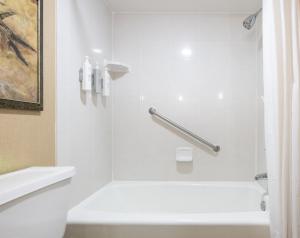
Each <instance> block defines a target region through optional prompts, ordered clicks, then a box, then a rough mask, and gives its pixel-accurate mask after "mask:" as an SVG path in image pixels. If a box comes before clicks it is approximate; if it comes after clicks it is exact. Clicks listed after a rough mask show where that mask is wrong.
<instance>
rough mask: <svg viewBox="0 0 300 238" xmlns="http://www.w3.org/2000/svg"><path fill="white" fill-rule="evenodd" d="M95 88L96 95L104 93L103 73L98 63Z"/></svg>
mask: <svg viewBox="0 0 300 238" xmlns="http://www.w3.org/2000/svg"><path fill="white" fill-rule="evenodd" d="M94 86H95V91H96V93H99V94H100V93H102V71H101V68H100V64H99V63H98V62H97V63H96V66H95V69H94Z"/></svg>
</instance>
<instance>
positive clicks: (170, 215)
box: [65, 182, 269, 238]
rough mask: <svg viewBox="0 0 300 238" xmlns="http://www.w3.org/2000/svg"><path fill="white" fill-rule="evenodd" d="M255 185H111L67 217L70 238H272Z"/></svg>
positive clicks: (115, 183)
mask: <svg viewBox="0 0 300 238" xmlns="http://www.w3.org/2000/svg"><path fill="white" fill-rule="evenodd" d="M264 192H265V191H264V189H263V188H262V187H260V186H259V185H258V184H257V183H256V182H112V183H111V184H109V185H107V186H105V187H104V188H102V189H101V190H99V191H98V192H96V193H95V194H93V195H92V196H91V197H89V198H88V199H86V200H85V201H83V202H82V203H81V204H79V205H78V206H76V207H74V208H73V209H72V210H71V211H70V212H69V214H68V226H67V230H66V234H65V238H121V237H122V238H154V237H155V238H160V237H161V238H162V237H164V238H169V237H170V238H171V237H172V238H196V237H197V238H201V237H203V238H227V237H228V238H267V237H269V215H268V212H263V211H261V210H260V202H261V197H262V194H263V193H264Z"/></svg>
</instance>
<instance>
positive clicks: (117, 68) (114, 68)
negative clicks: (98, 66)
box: [104, 61, 130, 74]
mask: <svg viewBox="0 0 300 238" xmlns="http://www.w3.org/2000/svg"><path fill="white" fill-rule="evenodd" d="M104 68H106V69H107V70H108V71H109V72H112V73H123V74H126V73H129V72H130V67H129V65H126V64H123V63H121V62H117V61H106V62H105V63H104Z"/></svg>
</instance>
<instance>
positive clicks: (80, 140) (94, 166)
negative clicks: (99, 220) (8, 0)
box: [56, 0, 112, 205]
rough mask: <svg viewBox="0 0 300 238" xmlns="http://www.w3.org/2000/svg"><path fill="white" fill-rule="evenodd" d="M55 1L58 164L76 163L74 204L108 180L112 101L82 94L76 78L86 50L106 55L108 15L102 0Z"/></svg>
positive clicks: (96, 56) (94, 56)
mask: <svg viewBox="0 0 300 238" xmlns="http://www.w3.org/2000/svg"><path fill="white" fill-rule="evenodd" d="M57 4H58V6H57V8H58V9H57V22H58V23H59V24H58V25H57V29H58V33H57V37H58V38H57V42H58V43H57V133H56V134H57V164H58V165H61V166H62V165H72V166H75V167H76V170H77V174H76V176H75V177H74V179H73V184H72V186H73V189H72V196H71V197H72V205H74V204H76V203H78V202H80V201H81V200H82V199H84V198H86V197H87V196H88V195H90V194H91V193H93V192H95V191H96V190H98V189H99V188H100V187H101V186H102V185H103V184H105V183H107V182H109V181H111V179H112V155H111V150H112V124H111V121H112V116H111V114H112V105H111V100H110V99H108V100H107V101H105V100H103V98H101V97H100V96H99V95H95V94H91V93H87V94H84V93H81V91H80V84H79V81H78V80H79V73H78V71H79V69H80V67H81V65H82V61H83V60H84V56H85V55H89V56H90V57H91V58H92V62H93V63H95V62H96V61H99V62H101V63H102V62H103V59H104V58H107V59H111V52H112V47H111V43H112V40H111V35H112V15H111V12H110V10H109V9H108V8H107V7H106V5H105V4H104V1H102V0H63V1H57ZM95 49H98V51H97V50H96V52H98V53H95V52H94V50H95ZM99 50H102V53H101V54H99V52H101V51H99Z"/></svg>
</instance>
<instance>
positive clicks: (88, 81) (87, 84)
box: [82, 56, 93, 91]
mask: <svg viewBox="0 0 300 238" xmlns="http://www.w3.org/2000/svg"><path fill="white" fill-rule="evenodd" d="M92 77H93V72H92V65H91V63H90V60H89V57H88V56H86V57H85V61H84V63H83V67H82V90H84V91H91V90H92Z"/></svg>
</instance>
